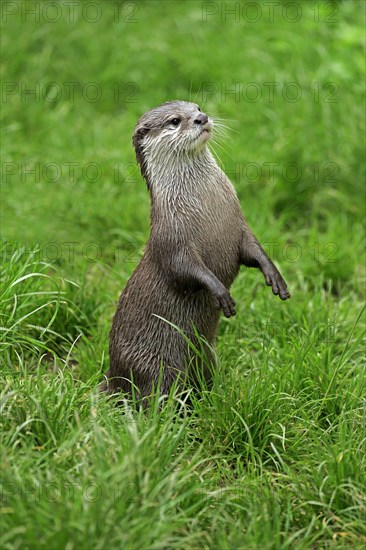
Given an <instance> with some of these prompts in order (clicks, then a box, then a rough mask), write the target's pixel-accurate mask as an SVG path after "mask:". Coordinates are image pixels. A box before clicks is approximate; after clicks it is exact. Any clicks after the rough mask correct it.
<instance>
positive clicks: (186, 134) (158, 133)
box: [132, 101, 213, 187]
mask: <svg viewBox="0 0 366 550" xmlns="http://www.w3.org/2000/svg"><path fill="white" fill-rule="evenodd" d="M212 128H213V122H212V120H210V119H209V118H208V116H207V115H206V114H205V113H202V112H201V110H200V108H199V106H198V105H196V104H195V103H190V102H188V101H169V102H167V103H163V104H162V105H159V106H158V107H155V108H154V109H151V111H148V112H147V113H145V114H144V115H142V117H141V118H140V119H139V120H138V122H137V124H136V126H135V130H134V134H133V139H132V141H133V145H134V148H135V151H136V158H137V162H138V163H139V165H140V169H141V173H142V175H143V177H144V178H145V179H146V182H147V184H148V186H149V187H150V184H149V172H150V170H149V167H151V165H152V164H153V163H162V165H164V164H166V163H168V162H169V161H170V160H172V161H173V162H175V163H176V162H177V161H178V157H184V156H194V155H197V154H199V152H200V151H202V149H204V148H205V147H206V142H207V141H208V140H209V139H210V137H211V130H212Z"/></svg>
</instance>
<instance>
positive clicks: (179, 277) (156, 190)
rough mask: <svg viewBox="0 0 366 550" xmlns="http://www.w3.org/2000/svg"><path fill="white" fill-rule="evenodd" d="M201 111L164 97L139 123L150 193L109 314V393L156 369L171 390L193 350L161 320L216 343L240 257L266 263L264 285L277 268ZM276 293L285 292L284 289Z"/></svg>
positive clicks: (139, 383)
mask: <svg viewBox="0 0 366 550" xmlns="http://www.w3.org/2000/svg"><path fill="white" fill-rule="evenodd" d="M172 116H173V117H174V116H175V117H180V118H181V120H182V121H181V123H180V125H179V126H180V127H179V128H177V129H174V128H172V127H171V125H170V123H169V120H171V119H172ZM197 116H199V111H198V106H196V105H195V104H192V103H186V102H169V103H167V104H163V105H162V106H159V107H158V108H156V109H153V110H152V111H149V112H148V113H146V114H145V115H143V116H142V117H141V119H140V120H139V121H138V123H137V125H136V127H135V132H134V136H133V144H134V147H135V150H136V156H137V160H138V162H139V164H140V168H141V172H142V174H143V176H144V178H145V179H146V181H147V184H148V188H149V192H150V197H151V233H150V238H149V241H148V243H147V245H146V249H145V253H144V255H143V258H142V260H141V262H140V264H139V265H138V267H137V269H136V270H135V272H134V273H133V275H132V277H131V278H130V280H129V281H128V283H127V286H126V288H125V289H124V291H123V292H122V294H121V297H120V300H119V304H118V307H117V311H116V314H115V316H114V319H113V324H112V329H111V332H110V347H109V350H110V369H109V371H108V373H107V381H106V383H105V384H104V386H103V389H105V390H108V391H109V392H115V391H116V390H122V391H125V392H127V393H130V394H131V392H132V388H131V379H132V378H133V382H134V384H135V385H136V387H137V388H138V396H139V397H144V396H147V395H149V394H150V393H151V391H152V388H153V386H156V385H157V384H158V379H159V375H160V376H161V392H162V393H167V392H168V391H169V389H170V387H171V385H172V383H173V381H174V380H175V379H176V377H177V375H182V376H183V377H184V376H185V374H186V370H187V365H188V363H189V361H190V360H191V357H190V354H189V353H188V346H187V343H186V342H185V340H184V338H183V337H182V335H181V334H180V333H179V332H178V331H177V330H176V329H174V328H173V327H172V326H171V325H170V324H168V323H167V322H165V321H164V320H163V319H165V320H167V321H169V323H172V324H174V325H176V326H178V327H179V328H180V329H182V330H183V331H185V333H186V334H188V335H190V336H191V337H192V339H193V340H194V335H193V326H194V327H196V329H197V330H198V332H199V333H200V334H201V335H202V336H203V337H204V339H206V340H207V342H208V343H209V344H211V345H213V344H214V339H215V334H216V330H217V326H218V322H219V317H220V310H219V309H218V308H223V309H224V312H225V314H226V315H227V316H229V315H232V314H234V313H235V312H234V309H233V307H234V306H233V302H232V299H231V297H230V294H229V288H230V286H231V284H232V283H233V281H234V279H235V277H236V276H237V274H238V272H239V269H240V265H241V264H245V265H249V266H253V267H260V268H261V269H262V271H263V272H264V268H265V266H267V275H266V273H264V274H265V277H266V281H267V284H269V282H268V280H267V277H270V274H268V273H269V272H271V273H272V278H273V277H274V275H276V273H278V272H277V270H276V268H275V267H274V266H273V264H272V262H271V261H270V260H269V259H268V258H267V256H266V255H265V254H264V252H263V250H262V249H261V247H260V245H259V243H258V241H257V240H256V238H255V237H254V235H253V234H252V233H251V232H250V230H249V229H248V227H247V225H246V223H245V220H244V218H243V215H242V213H241V210H240V204H239V201H238V198H237V195H236V192H235V190H234V188H233V186H232V184H231V182H230V181H229V180H228V178H227V177H226V175H225V174H224V172H222V170H221V169H220V168H219V167H218V165H217V164H216V161H215V159H214V158H213V156H212V155H211V153H210V151H209V149H208V148H207V146H206V141H205V139H203V140H200V139H198V140H197V139H196V135H197V136H199V131H202V130H201V129H200V128H198V126H199V125H198V124H197V123H195V122H194V121H195V117H197ZM272 267H273V269H272ZM271 270H272V271H271ZM274 270H275V271H274ZM278 275H279V274H278ZM276 276H277V275H276ZM279 277H280V278H281V280H282V281H283V279H282V277H281V276H280V275H279ZM283 284H284V287H286V285H285V283H284V282H283ZM272 286H273V284H272ZM279 286H281V285H279ZM286 292H287V290H286ZM276 293H279V294H280V295H281V297H282V299H286V298H287V297H289V294H288V293H287V294H288V295H286V294H285V290H284V289H283V288H281V289H280V288H278V292H276ZM206 351H207V353H208V355H210V351H209V350H208V349H207V350H206ZM205 376H206V377H209V374H208V371H207V370H206V371H205Z"/></svg>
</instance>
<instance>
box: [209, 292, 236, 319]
mask: <svg viewBox="0 0 366 550" xmlns="http://www.w3.org/2000/svg"><path fill="white" fill-rule="evenodd" d="M214 304H215V307H216V309H222V311H223V312H224V315H225V317H231V316H232V315H236V311H235V302H234V300H233V299H232V297H231V295H230V292H229V291H228V290H226V288H225V290H223V291H222V292H221V293H220V294H216V295H215V296H214Z"/></svg>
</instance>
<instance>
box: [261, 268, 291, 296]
mask: <svg viewBox="0 0 366 550" xmlns="http://www.w3.org/2000/svg"><path fill="white" fill-rule="evenodd" d="M263 275H264V278H265V279H266V285H268V286H271V287H272V292H273V294H275V295H276V296H278V295H279V296H280V298H281V300H287V299H288V298H290V296H291V295H290V293H289V291H288V290H287V285H286V283H285V281H284V279H283V277H282V275H281V274H280V272H279V271H277V269H276V268H275V269H270V270H268V271H267V270H266V271H264V272H263Z"/></svg>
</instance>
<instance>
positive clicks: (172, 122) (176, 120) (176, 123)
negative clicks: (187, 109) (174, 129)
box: [170, 118, 180, 126]
mask: <svg viewBox="0 0 366 550" xmlns="http://www.w3.org/2000/svg"><path fill="white" fill-rule="evenodd" d="M170 124H173V126H178V125H179V124H180V118H172V120H171V121H170Z"/></svg>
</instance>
